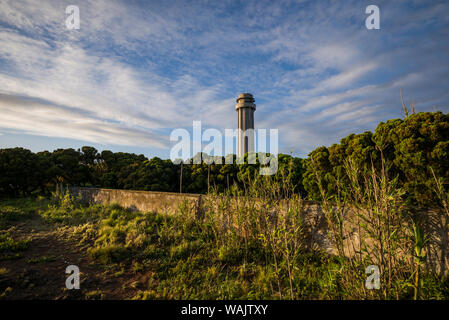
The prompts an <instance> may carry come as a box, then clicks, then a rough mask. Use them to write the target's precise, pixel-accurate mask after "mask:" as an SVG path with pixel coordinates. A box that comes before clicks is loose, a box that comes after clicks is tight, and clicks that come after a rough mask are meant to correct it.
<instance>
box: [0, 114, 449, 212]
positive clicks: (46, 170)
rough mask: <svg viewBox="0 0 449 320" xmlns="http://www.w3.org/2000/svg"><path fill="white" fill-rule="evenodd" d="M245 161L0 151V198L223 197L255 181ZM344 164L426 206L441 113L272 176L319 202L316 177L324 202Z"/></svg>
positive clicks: (440, 145)
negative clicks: (59, 192) (61, 187)
mask: <svg viewBox="0 0 449 320" xmlns="http://www.w3.org/2000/svg"><path fill="white" fill-rule="evenodd" d="M196 157H203V158H206V157H207V155H204V154H198V155H196ZM233 157H234V159H235V155H234V156H233ZM245 157H246V158H245V164H241V165H239V164H236V161H234V162H233V164H224V163H225V161H224V157H222V163H223V164H210V165H209V164H206V163H204V162H203V163H201V164H188V165H187V164H184V165H181V164H174V163H173V162H172V161H171V160H163V159H160V158H158V157H153V158H151V159H148V158H147V157H145V156H144V155H142V154H141V155H136V154H133V153H124V152H112V151H109V150H104V151H101V152H99V151H98V150H96V149H95V148H93V147H89V146H84V147H82V148H80V149H78V150H75V149H72V148H69V149H57V150H54V151H53V152H49V151H43V152H37V153H33V152H31V151H30V150H27V149H24V148H9V149H0V194H1V195H4V196H19V195H30V194H32V193H44V194H47V193H49V192H50V191H52V190H54V188H55V186H56V184H58V183H60V184H66V185H76V186H95V187H102V188H118V189H130V190H147V191H168V192H184V193H207V192H208V191H209V190H210V189H211V188H214V189H215V190H217V191H218V192H223V191H225V190H226V189H229V188H230V187H231V186H233V185H237V186H239V187H241V188H242V189H244V187H245V181H247V179H251V178H253V177H255V176H257V174H258V169H259V164H256V165H250V164H247V162H248V161H247V156H245ZM348 160H351V161H352V162H351V163H352V164H355V165H356V166H357V168H359V170H360V172H361V173H362V172H363V171H367V170H370V169H371V168H376V169H377V170H381V168H382V165H383V164H384V165H385V166H386V167H385V170H387V171H388V174H389V176H390V177H392V178H396V179H398V181H399V184H400V186H401V187H402V188H403V189H404V192H405V194H404V196H405V197H406V198H407V200H408V201H409V203H410V204H416V205H432V203H434V202H435V201H437V199H436V196H435V193H434V192H433V190H432V185H433V174H432V173H431V171H430V168H432V170H433V172H434V173H435V175H436V176H438V177H441V178H442V179H443V180H444V181H445V182H446V184H445V186H447V185H448V184H447V181H448V180H449V115H447V114H444V113H441V112H421V113H416V114H412V115H409V116H407V117H406V118H405V119H392V120H388V121H387V122H385V123H383V122H381V123H379V125H378V126H377V128H376V130H375V131H374V133H372V132H370V131H367V132H364V133H361V134H350V135H348V136H347V137H345V138H343V139H342V140H341V141H340V143H339V144H333V145H332V146H330V147H325V146H321V147H318V148H316V149H315V150H314V151H312V152H311V153H310V154H309V155H308V157H307V158H306V159H301V158H298V157H293V156H291V155H285V154H279V157H278V163H279V169H278V172H277V173H276V175H275V176H274V177H272V178H274V179H278V180H279V181H281V182H286V181H287V180H288V183H291V184H292V185H293V187H294V189H295V191H296V192H297V193H299V194H301V195H302V196H303V197H305V198H308V199H311V200H320V198H321V196H322V195H321V194H320V190H319V188H318V184H317V179H320V180H321V182H322V184H323V185H324V189H325V192H326V195H327V196H329V197H332V196H335V195H336V194H337V193H338V192H341V191H342V190H343V191H344V190H345V185H347V183H349V181H348V177H347V174H346V171H345V166H347V165H348ZM258 163H259V162H258ZM181 170H182V175H181ZM181 177H182V178H181ZM181 179H182V180H181ZM181 182H182V183H181Z"/></svg>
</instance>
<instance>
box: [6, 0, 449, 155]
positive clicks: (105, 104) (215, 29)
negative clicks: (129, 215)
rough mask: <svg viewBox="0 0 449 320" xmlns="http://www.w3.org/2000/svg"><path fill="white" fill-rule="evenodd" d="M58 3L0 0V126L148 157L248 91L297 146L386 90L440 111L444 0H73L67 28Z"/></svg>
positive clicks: (302, 147) (395, 102)
mask: <svg viewBox="0 0 449 320" xmlns="http://www.w3.org/2000/svg"><path fill="white" fill-rule="evenodd" d="M70 4H72V3H70V1H60V2H54V1H39V2H35V1H5V0H0V9H1V10H0V94H1V95H0V129H2V128H4V129H8V130H12V129H14V130H18V131H20V132H23V133H26V134H31V135H38V136H42V137H43V138H42V139H45V138H44V137H45V136H48V137H62V138H67V139H77V140H84V141H86V142H95V143H109V144H118V145H125V146H142V145H145V146H147V147H148V148H149V150H150V151H149V153H150V154H149V155H151V150H152V149H151V148H165V149H166V150H168V147H169V144H168V136H167V132H169V131H170V129H172V128H176V127H189V126H191V124H192V121H193V120H202V121H203V124H204V126H206V127H207V126H210V127H216V128H219V129H223V128H225V127H231V128H232V127H235V122H236V120H235V117H236V114H235V111H234V103H235V101H234V99H235V97H236V95H237V94H239V93H240V92H245V91H249V92H252V93H253V94H255V97H256V100H257V101H256V103H257V104H258V110H257V111H256V126H257V127H265V128H279V129H280V139H281V141H280V142H281V146H282V148H281V151H283V152H288V151H289V150H290V149H291V148H294V149H295V150H296V151H295V152H297V154H299V155H306V154H307V153H308V152H310V151H311V150H312V149H313V148H315V147H317V146H319V145H321V144H330V143H333V142H337V141H338V140H339V139H340V138H341V137H343V136H344V135H346V134H348V133H351V132H362V131H365V130H373V129H374V127H375V125H376V124H377V123H378V122H379V121H382V120H386V119H388V118H391V117H398V116H400V112H401V108H400V101H399V88H403V91H404V94H405V97H406V99H407V100H408V101H409V100H411V99H413V100H414V101H415V104H416V105H417V107H418V110H420V111H425V110H433V108H434V107H437V108H438V109H440V110H443V111H446V112H447V111H448V110H449V103H448V100H449V90H448V89H449V88H448V82H447V79H448V77H449V65H448V64H447V63H446V61H447V58H448V56H449V43H448V42H447V38H448V36H449V19H448V17H447V15H446V13H447V12H448V10H449V4H448V3H447V2H446V1H433V2H432V3H431V4H430V3H428V2H425V1H413V2H411V3H410V2H405V1H395V2H394V3H392V2H386V1H380V2H379V7H380V9H381V29H380V30H366V29H365V27H364V19H365V18H366V15H365V13H364V9H365V7H366V5H367V4H364V3H361V2H360V1H349V2H334V1H298V2H290V1H286V2H272V1H245V2H244V3H235V2H226V1H224V2H215V3H204V2H201V1H198V2H183V1H176V2H173V3H171V2H170V3H169V2H165V1H161V2H158V1H151V2H145V3H135V2H132V3H130V2H126V1H100V0H97V1H88V0H85V1H79V3H78V5H79V7H80V14H81V29H80V30H68V29H67V28H66V27H65V19H66V14H65V7H66V6H67V5H70ZM199 13H201V14H199ZM0 147H1V145H0ZM167 154H168V152H167Z"/></svg>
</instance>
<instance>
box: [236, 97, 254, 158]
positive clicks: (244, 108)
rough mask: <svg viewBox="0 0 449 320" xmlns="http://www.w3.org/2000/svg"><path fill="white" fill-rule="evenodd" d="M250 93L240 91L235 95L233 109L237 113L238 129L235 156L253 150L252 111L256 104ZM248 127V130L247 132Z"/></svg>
mask: <svg viewBox="0 0 449 320" xmlns="http://www.w3.org/2000/svg"><path fill="white" fill-rule="evenodd" d="M254 101H255V100H254V97H253V95H252V94H251V93H242V94H240V95H239V96H238V97H237V100H236V102H237V104H236V105H235V110H236V111H237V113H238V124H237V127H238V129H240V130H239V132H238V137H237V156H238V157H241V156H243V155H244V154H245V153H247V152H254V111H256V104H255V103H254ZM248 129H252V130H249V131H248V132H247V130H248Z"/></svg>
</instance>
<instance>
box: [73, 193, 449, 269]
mask: <svg viewBox="0 0 449 320" xmlns="http://www.w3.org/2000/svg"><path fill="white" fill-rule="evenodd" d="M70 191H71V193H72V194H73V195H77V196H78V195H79V196H81V200H82V201H83V202H85V203H108V204H112V203H117V204H119V205H121V206H122V207H124V208H129V209H134V210H139V211H142V212H158V213H163V214H173V213H175V212H177V211H178V210H179V206H180V205H183V204H186V205H188V206H189V207H191V208H193V209H194V210H196V212H197V214H201V212H202V211H204V210H208V209H207V207H208V206H210V205H212V206H214V205H217V201H216V199H215V200H214V199H212V198H210V197H208V196H206V195H199V194H180V193H170V192H150V191H134V190H116V189H97V188H80V187H76V188H71V189H70ZM239 203H240V202H239V201H235V202H234V207H232V205H231V207H230V211H233V210H234V211H235V209H236V208H235V206H236V205H239ZM246 205H249V206H254V207H255V208H256V210H257V208H258V206H260V205H261V201H258V199H252V200H251V203H250V204H248V203H247V204H246ZM260 209H261V208H260ZM212 211H214V212H215V211H216V210H212ZM262 211H263V210H262V209H261V212H262ZM272 211H273V212H271V213H269V214H273V215H274V216H276V215H277V214H279V213H282V212H285V211H286V204H285V203H283V202H280V203H279V205H278V206H277V207H275V208H272ZM298 212H300V214H301V216H302V219H303V221H304V231H305V232H306V234H307V235H308V239H307V242H308V245H307V246H308V247H309V248H321V249H323V250H325V251H326V252H328V253H337V252H336V249H335V247H334V246H333V244H332V242H331V240H330V239H329V228H328V224H327V220H326V217H325V215H324V213H323V211H322V209H321V206H320V204H319V203H316V202H312V201H302V202H301V208H300V210H298ZM422 215H423V218H424V219H425V220H426V221H427V223H426V230H425V231H426V234H427V235H428V236H429V241H428V242H427V246H426V252H427V267H428V268H429V269H431V270H433V271H434V272H437V273H444V274H448V273H449V248H448V247H449V217H447V215H445V214H443V213H442V212H441V211H438V210H427V211H423V212H422ZM356 217H357V214H356V212H355V211H354V210H352V209H351V210H346V212H345V214H344V220H345V228H344V229H345V230H344V234H345V240H344V247H345V248H344V251H345V255H347V256H348V257H351V256H354V255H355V254H356V252H358V251H360V238H363V239H365V243H367V242H368V243H369V242H370V239H368V238H367V235H366V234H364V232H363V231H361V230H360V227H359V225H358V223H357V221H356V220H357V219H356ZM404 228H407V226H406V225H404ZM359 233H361V234H359ZM408 249H410V248H408ZM408 249H407V250H408ZM403 254H404V255H407V256H410V257H411V255H410V252H409V253H408V252H405V251H404V252H403ZM373 258H374V259H375V257H373Z"/></svg>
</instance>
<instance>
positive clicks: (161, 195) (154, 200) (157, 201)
mask: <svg viewBox="0 0 449 320" xmlns="http://www.w3.org/2000/svg"><path fill="white" fill-rule="evenodd" d="M70 192H71V193H72V194H73V195H75V196H78V195H79V196H80V197H81V201H82V202H84V203H109V204H112V203H117V204H119V205H120V206H122V207H124V208H127V209H134V210H138V211H142V212H159V213H168V214H170V213H174V212H175V211H176V210H178V208H179V205H180V204H182V203H183V202H185V201H187V202H188V203H190V204H192V205H196V206H198V205H199V203H200V198H201V197H202V196H201V195H199V194H188V193H183V194H180V193H171V192H150V191H137V190H119V189H99V188H80V187H73V188H70Z"/></svg>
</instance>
